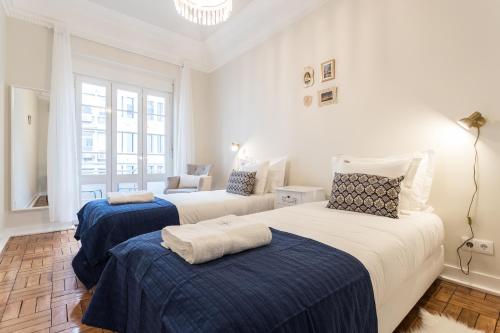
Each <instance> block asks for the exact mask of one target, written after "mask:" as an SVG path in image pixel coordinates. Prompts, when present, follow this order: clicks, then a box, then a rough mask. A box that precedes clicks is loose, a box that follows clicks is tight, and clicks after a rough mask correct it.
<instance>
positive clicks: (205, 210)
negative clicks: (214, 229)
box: [158, 190, 274, 224]
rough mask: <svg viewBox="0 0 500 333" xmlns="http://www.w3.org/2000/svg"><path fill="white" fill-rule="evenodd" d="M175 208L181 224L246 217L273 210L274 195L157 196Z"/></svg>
mask: <svg viewBox="0 0 500 333" xmlns="http://www.w3.org/2000/svg"><path fill="white" fill-rule="evenodd" d="M158 197H160V198H163V199H165V200H168V201H170V202H172V203H173V204H174V205H176V206H177V210H178V212H179V219H180V223H181V224H192V223H197V222H200V221H204V220H210V219H214V218H217V217H221V216H225V215H247V214H253V213H258V212H263V211H266V210H270V209H273V208H274V193H266V194H262V195H250V196H247V197H246V196H242V195H238V194H232V193H227V192H226V191H225V190H219V191H202V192H192V193H174V194H166V195H159V196H158Z"/></svg>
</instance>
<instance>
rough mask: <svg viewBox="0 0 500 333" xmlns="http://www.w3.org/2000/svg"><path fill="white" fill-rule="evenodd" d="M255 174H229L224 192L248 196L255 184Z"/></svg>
mask: <svg viewBox="0 0 500 333" xmlns="http://www.w3.org/2000/svg"><path fill="white" fill-rule="evenodd" d="M256 175H257V172H248V171H235V170H233V172H231V175H230V176H229V180H228V181H227V187H226V192H228V193H234V194H240V195H245V196H249V195H251V194H252V192H253V188H254V186H255V183H256V177H255V176H256Z"/></svg>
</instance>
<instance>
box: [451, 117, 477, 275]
mask: <svg viewBox="0 0 500 333" xmlns="http://www.w3.org/2000/svg"><path fill="white" fill-rule="evenodd" d="M480 134H481V129H480V128H479V127H478V128H477V136H476V141H474V168H473V175H474V176H473V177H474V193H473V194H472V198H471V200H470V203H469V209H468V210H467V223H468V224H469V228H470V233H471V236H470V237H469V238H468V239H466V240H465V241H464V242H463V243H462V244H461V245H460V246H459V247H457V254H458V260H459V262H460V270H461V271H462V273H464V274H465V275H469V274H470V263H471V261H472V252H471V253H470V257H469V260H468V261H467V263H466V266H467V270H464V268H463V265H462V256H461V254H460V250H461V249H462V248H463V247H464V246H466V245H467V243H469V242H470V241H471V240H473V239H474V229H473V228H472V217H471V216H470V212H471V210H472V205H473V204H474V200H475V199H476V196H477V192H478V184H477V161H478V157H479V153H478V150H477V143H478V141H479V135H480Z"/></svg>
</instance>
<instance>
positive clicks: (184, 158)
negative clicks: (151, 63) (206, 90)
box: [174, 66, 195, 175]
mask: <svg viewBox="0 0 500 333" xmlns="http://www.w3.org/2000/svg"><path fill="white" fill-rule="evenodd" d="M178 91H179V93H178V101H177V103H176V107H175V110H174V175H179V174H181V173H185V172H186V164H188V163H194V156H195V141H194V140H195V137H194V115H193V101H192V98H193V92H192V88H191V69H190V68H189V67H188V66H183V67H182V69H181V79H180V82H179V90H178Z"/></svg>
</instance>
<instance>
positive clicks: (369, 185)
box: [326, 173, 404, 219]
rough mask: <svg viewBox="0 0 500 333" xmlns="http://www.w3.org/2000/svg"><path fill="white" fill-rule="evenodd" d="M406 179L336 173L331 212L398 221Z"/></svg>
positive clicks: (329, 206)
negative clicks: (337, 211)
mask: <svg viewBox="0 0 500 333" xmlns="http://www.w3.org/2000/svg"><path fill="white" fill-rule="evenodd" d="M403 179H404V176H401V177H399V178H387V177H382V176H375V175H367V174H362V173H335V177H334V179H333V186H332V195H331V197H330V201H329V202H328V204H327V205H326V207H327V208H332V209H340V210H347V211H351V212H358V213H365V214H372V215H378V216H385V217H390V218H394V219H397V218H398V206H399V193H400V192H401V182H402V181H403Z"/></svg>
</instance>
